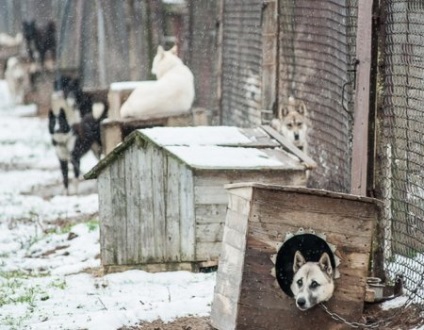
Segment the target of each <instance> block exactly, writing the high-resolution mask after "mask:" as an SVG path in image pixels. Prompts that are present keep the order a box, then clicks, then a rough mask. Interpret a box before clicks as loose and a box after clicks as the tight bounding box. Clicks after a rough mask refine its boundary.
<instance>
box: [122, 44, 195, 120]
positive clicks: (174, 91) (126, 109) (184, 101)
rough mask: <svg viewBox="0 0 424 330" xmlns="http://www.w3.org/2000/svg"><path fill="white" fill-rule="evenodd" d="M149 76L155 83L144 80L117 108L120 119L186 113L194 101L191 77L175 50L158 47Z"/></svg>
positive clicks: (189, 71) (192, 79)
mask: <svg viewBox="0 0 424 330" xmlns="http://www.w3.org/2000/svg"><path fill="white" fill-rule="evenodd" d="M152 73H153V74H155V75H156V77H157V80H153V81H144V82H143V84H141V85H140V86H138V87H137V88H136V89H134V91H133V92H132V93H131V94H130V96H129V97H128V99H127V100H126V102H124V104H123V105H122V106H121V109H120V114H121V117H123V118H125V117H136V118H149V117H164V116H169V115H173V114H180V113H185V112H189V111H190V110H191V106H192V104H193V101H194V97H195V91H194V77H193V73H192V72H191V70H190V69H189V68H188V67H187V66H186V65H184V63H183V62H182V61H181V59H180V58H179V57H178V56H177V47H176V46H174V47H173V48H172V49H170V50H168V51H165V50H164V49H163V48H162V46H159V47H158V50H157V53H156V56H155V58H154V59H153V65H152Z"/></svg>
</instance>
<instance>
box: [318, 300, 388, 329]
mask: <svg viewBox="0 0 424 330" xmlns="http://www.w3.org/2000/svg"><path fill="white" fill-rule="evenodd" d="M320 305H321V307H322V309H324V311H325V312H326V313H327V314H328V315H330V316H331V318H332V319H333V320H336V321H339V322H343V323H345V324H347V325H348V326H350V327H351V328H360V327H361V328H367V329H376V328H377V327H378V326H379V325H380V324H381V323H383V322H385V321H387V320H380V321H377V322H374V323H370V324H365V323H361V322H349V321H348V320H346V319H345V318H343V317H342V316H340V315H338V314H336V313H333V312H331V311H330V310H329V309H328V308H327V306H325V305H324V304H320Z"/></svg>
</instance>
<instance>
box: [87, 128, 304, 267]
mask: <svg viewBox="0 0 424 330" xmlns="http://www.w3.org/2000/svg"><path fill="white" fill-rule="evenodd" d="M283 147H284V146H283V145H282V144H281V143H280V142H278V141H276V140H275V139H273V138H272V137H271V136H270V135H269V134H268V133H266V131H265V130H264V129H262V128H256V129H240V128H236V127H218V126H214V127H212V126H205V127H155V128H150V129H141V130H136V131H134V132H133V133H131V134H130V135H129V136H128V137H127V138H126V139H125V140H124V142H123V143H121V144H120V145H119V146H118V147H116V148H115V149H114V150H113V151H112V152H111V153H109V154H108V155H107V156H106V157H105V158H104V159H103V160H101V161H100V162H99V163H98V164H97V165H96V166H95V167H94V168H93V169H92V170H91V171H90V172H89V173H87V174H86V175H85V178H86V179H93V178H97V180H98V192H99V201H100V202H99V206H100V211H99V216H100V246H101V249H100V254H101V261H102V265H103V266H104V269H105V271H106V272H108V271H114V270H117V269H125V268H141V269H146V270H149V271H154V270H168V269H169V270H170V269H190V270H191V269H196V267H198V266H200V267H202V266H207V265H209V266H211V265H216V263H217V259H218V256H219V252H220V244H221V239H222V229H223V225H224V220H225V214H226V209H227V204H228V199H227V193H226V191H225V189H224V185H225V184H228V183H233V182H246V181H259V182H266V183H277V184H286V185H296V186H304V185H305V183H306V170H307V168H308V166H310V165H311V164H310V163H308V164H309V165H307V164H305V161H304V159H300V158H298V157H296V156H294V155H293V154H290V153H289V152H286V151H284V150H283ZM305 160H306V161H308V160H309V159H308V158H307V157H306V156H305Z"/></svg>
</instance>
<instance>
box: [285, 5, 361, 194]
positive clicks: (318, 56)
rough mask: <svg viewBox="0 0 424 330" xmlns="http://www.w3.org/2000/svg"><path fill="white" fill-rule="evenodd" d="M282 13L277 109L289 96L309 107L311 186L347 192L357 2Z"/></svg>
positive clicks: (288, 8)
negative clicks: (314, 165)
mask: <svg viewBox="0 0 424 330" xmlns="http://www.w3.org/2000/svg"><path fill="white" fill-rule="evenodd" d="M279 11H280V48H279V54H280V55H279V107H282V106H285V105H286V104H287V101H288V98H289V96H294V97H295V98H297V99H300V100H303V101H304V102H305V104H306V106H307V110H308V112H307V116H306V117H307V119H308V121H307V123H308V133H307V136H308V154H309V155H310V156H311V157H312V158H313V159H314V160H315V161H316V162H317V163H318V168H317V169H315V170H313V171H312V173H311V176H310V180H309V186H310V187H313V188H321V189H328V190H333V191H340V192H349V191H350V163H351V162H350V155H351V131H352V124H351V113H352V104H353V103H352V99H353V97H352V96H353V89H352V86H353V72H349V70H352V69H354V65H353V63H354V58H355V35H356V18H357V5H356V1H346V0H344V1H340V0H325V1H309V0H296V1H294V0H282V1H280V9H279ZM343 94H344V95H343Z"/></svg>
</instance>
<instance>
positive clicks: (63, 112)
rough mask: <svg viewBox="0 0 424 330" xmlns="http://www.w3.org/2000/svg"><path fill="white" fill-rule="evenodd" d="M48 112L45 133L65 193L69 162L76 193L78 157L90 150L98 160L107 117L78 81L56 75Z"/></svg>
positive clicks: (67, 186)
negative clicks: (102, 130) (59, 170)
mask: <svg viewBox="0 0 424 330" xmlns="http://www.w3.org/2000/svg"><path fill="white" fill-rule="evenodd" d="M51 104H52V108H51V109H50V111H49V119H48V122H49V132H50V135H51V138H52V144H53V146H54V148H55V151H56V155H57V157H58V159H59V163H60V168H61V172H62V177H63V185H64V188H65V191H66V193H67V194H68V193H69V175H68V174H69V173H68V172H69V171H68V166H69V163H70V164H71V165H72V167H73V172H74V177H75V179H76V180H75V185H76V188H75V190H76V191H78V179H79V176H80V162H81V158H82V157H83V156H84V155H85V154H86V153H87V152H88V151H89V150H92V152H93V153H94V155H95V156H96V157H97V158H98V159H100V156H101V153H102V143H101V136H100V125H101V121H102V120H103V119H104V118H106V116H107V110H108V109H107V105H106V103H104V102H93V100H92V98H91V97H90V96H89V95H88V94H86V93H84V92H83V91H82V89H81V87H80V82H79V80H78V79H73V78H70V77H67V76H59V77H58V78H57V79H56V80H55V82H54V92H53V94H52V100H51Z"/></svg>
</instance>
